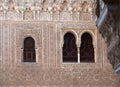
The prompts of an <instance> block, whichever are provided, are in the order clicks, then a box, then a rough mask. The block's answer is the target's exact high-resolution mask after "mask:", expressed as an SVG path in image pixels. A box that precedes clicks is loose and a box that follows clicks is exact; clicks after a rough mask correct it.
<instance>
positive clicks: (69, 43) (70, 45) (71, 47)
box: [63, 33, 78, 62]
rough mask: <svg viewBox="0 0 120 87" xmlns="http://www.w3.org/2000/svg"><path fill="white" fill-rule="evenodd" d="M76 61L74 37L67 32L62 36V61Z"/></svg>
mask: <svg viewBox="0 0 120 87" xmlns="http://www.w3.org/2000/svg"><path fill="white" fill-rule="evenodd" d="M77 61H78V60H77V46H76V44H75V37H74V35H73V34H72V33H67V34H65V36H64V45H63V62H77Z"/></svg>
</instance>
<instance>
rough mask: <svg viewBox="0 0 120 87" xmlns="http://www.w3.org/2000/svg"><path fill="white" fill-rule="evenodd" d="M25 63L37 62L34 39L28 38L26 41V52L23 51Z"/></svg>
mask: <svg viewBox="0 0 120 87" xmlns="http://www.w3.org/2000/svg"><path fill="white" fill-rule="evenodd" d="M23 57H24V58H23V61H24V62H35V61H36V55H35V41H34V39H33V38H32V37H27V38H25V40H24V50H23Z"/></svg>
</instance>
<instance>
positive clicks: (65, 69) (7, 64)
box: [0, 1, 120, 87]
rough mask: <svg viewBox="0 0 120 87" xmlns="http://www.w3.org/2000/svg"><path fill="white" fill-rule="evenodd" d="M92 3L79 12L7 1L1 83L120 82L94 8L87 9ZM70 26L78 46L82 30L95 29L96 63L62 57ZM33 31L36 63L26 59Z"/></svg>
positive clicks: (94, 86) (0, 86) (1, 29)
mask: <svg viewBox="0 0 120 87" xmlns="http://www.w3.org/2000/svg"><path fill="white" fill-rule="evenodd" d="M9 3H10V2H9ZM44 3H45V2H44ZM60 3H61V2H60ZM81 3H84V2H81ZM89 3H90V2H88V4H86V5H85V8H84V9H83V10H82V9H81V10H80V11H77V12H76V10H72V12H71V11H70V12H69V11H68V9H67V10H63V9H62V10H61V11H59V10H57V11H58V13H57V12H54V13H51V12H50V13H49V11H48V10H47V11H41V12H39V11H40V10H37V11H38V12H36V11H35V10H32V8H31V6H30V7H25V8H27V9H26V10H24V9H23V11H19V10H16V9H13V8H14V7H16V6H15V5H13V2H12V3H11V4H10V5H7V6H10V7H8V9H4V10H3V11H1V13H0V14H1V15H0V16H1V20H0V87H68V86H69V87H119V85H120V84H119V82H118V76H117V75H116V74H115V72H114V70H113V69H112V66H111V65H110V64H109V61H108V60H107V55H106V54H107V53H106V44H105V43H104V40H103V38H102V37H101V35H100V34H99V32H98V31H97V28H96V25H95V21H94V19H93V18H94V17H93V16H94V15H93V11H91V10H88V7H89V6H90V5H89ZM91 3H94V2H93V1H92V2H91ZM54 4H55V3H54ZM64 4H68V2H65V3H64ZM2 5H3V4H2ZM61 5H62V4H61ZM28 6H29V5H28ZM45 6H46V5H45ZM83 7H84V5H83ZM29 8H30V9H29ZM44 8H45V7H44ZM64 8H68V7H64ZM86 8H87V10H85V9H86ZM71 9H72V8H71ZM92 9H93V10H94V8H92ZM17 12H18V13H17ZM35 12H36V13H35ZM52 12H53V10H52ZM2 14H3V15H2ZM66 32H72V33H73V34H74V35H75V37H76V44H77V47H78V48H79V47H80V43H81V35H82V34H83V33H84V32H89V33H90V34H91V36H92V38H93V45H94V51H95V55H94V56H95V62H94V63H81V62H78V63H63V62H62V46H63V43H64V42H63V37H64V34H65V33H66ZM28 36H31V37H33V38H34V40H35V48H36V49H35V50H36V62H35V63H25V62H22V58H23V55H22V53H23V41H24V38H25V37H28Z"/></svg>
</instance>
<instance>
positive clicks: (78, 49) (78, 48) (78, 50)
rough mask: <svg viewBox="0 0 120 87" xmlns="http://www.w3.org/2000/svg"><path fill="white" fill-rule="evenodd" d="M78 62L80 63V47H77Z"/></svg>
mask: <svg viewBox="0 0 120 87" xmlns="http://www.w3.org/2000/svg"><path fill="white" fill-rule="evenodd" d="M77 52H78V53H77V56H78V63H80V47H77Z"/></svg>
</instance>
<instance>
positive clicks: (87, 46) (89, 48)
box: [80, 33, 94, 62]
mask: <svg viewBox="0 0 120 87" xmlns="http://www.w3.org/2000/svg"><path fill="white" fill-rule="evenodd" d="M80 62H94V48H93V44H92V37H91V35H90V34H89V33H84V34H83V35H82V38H81V46H80Z"/></svg>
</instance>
